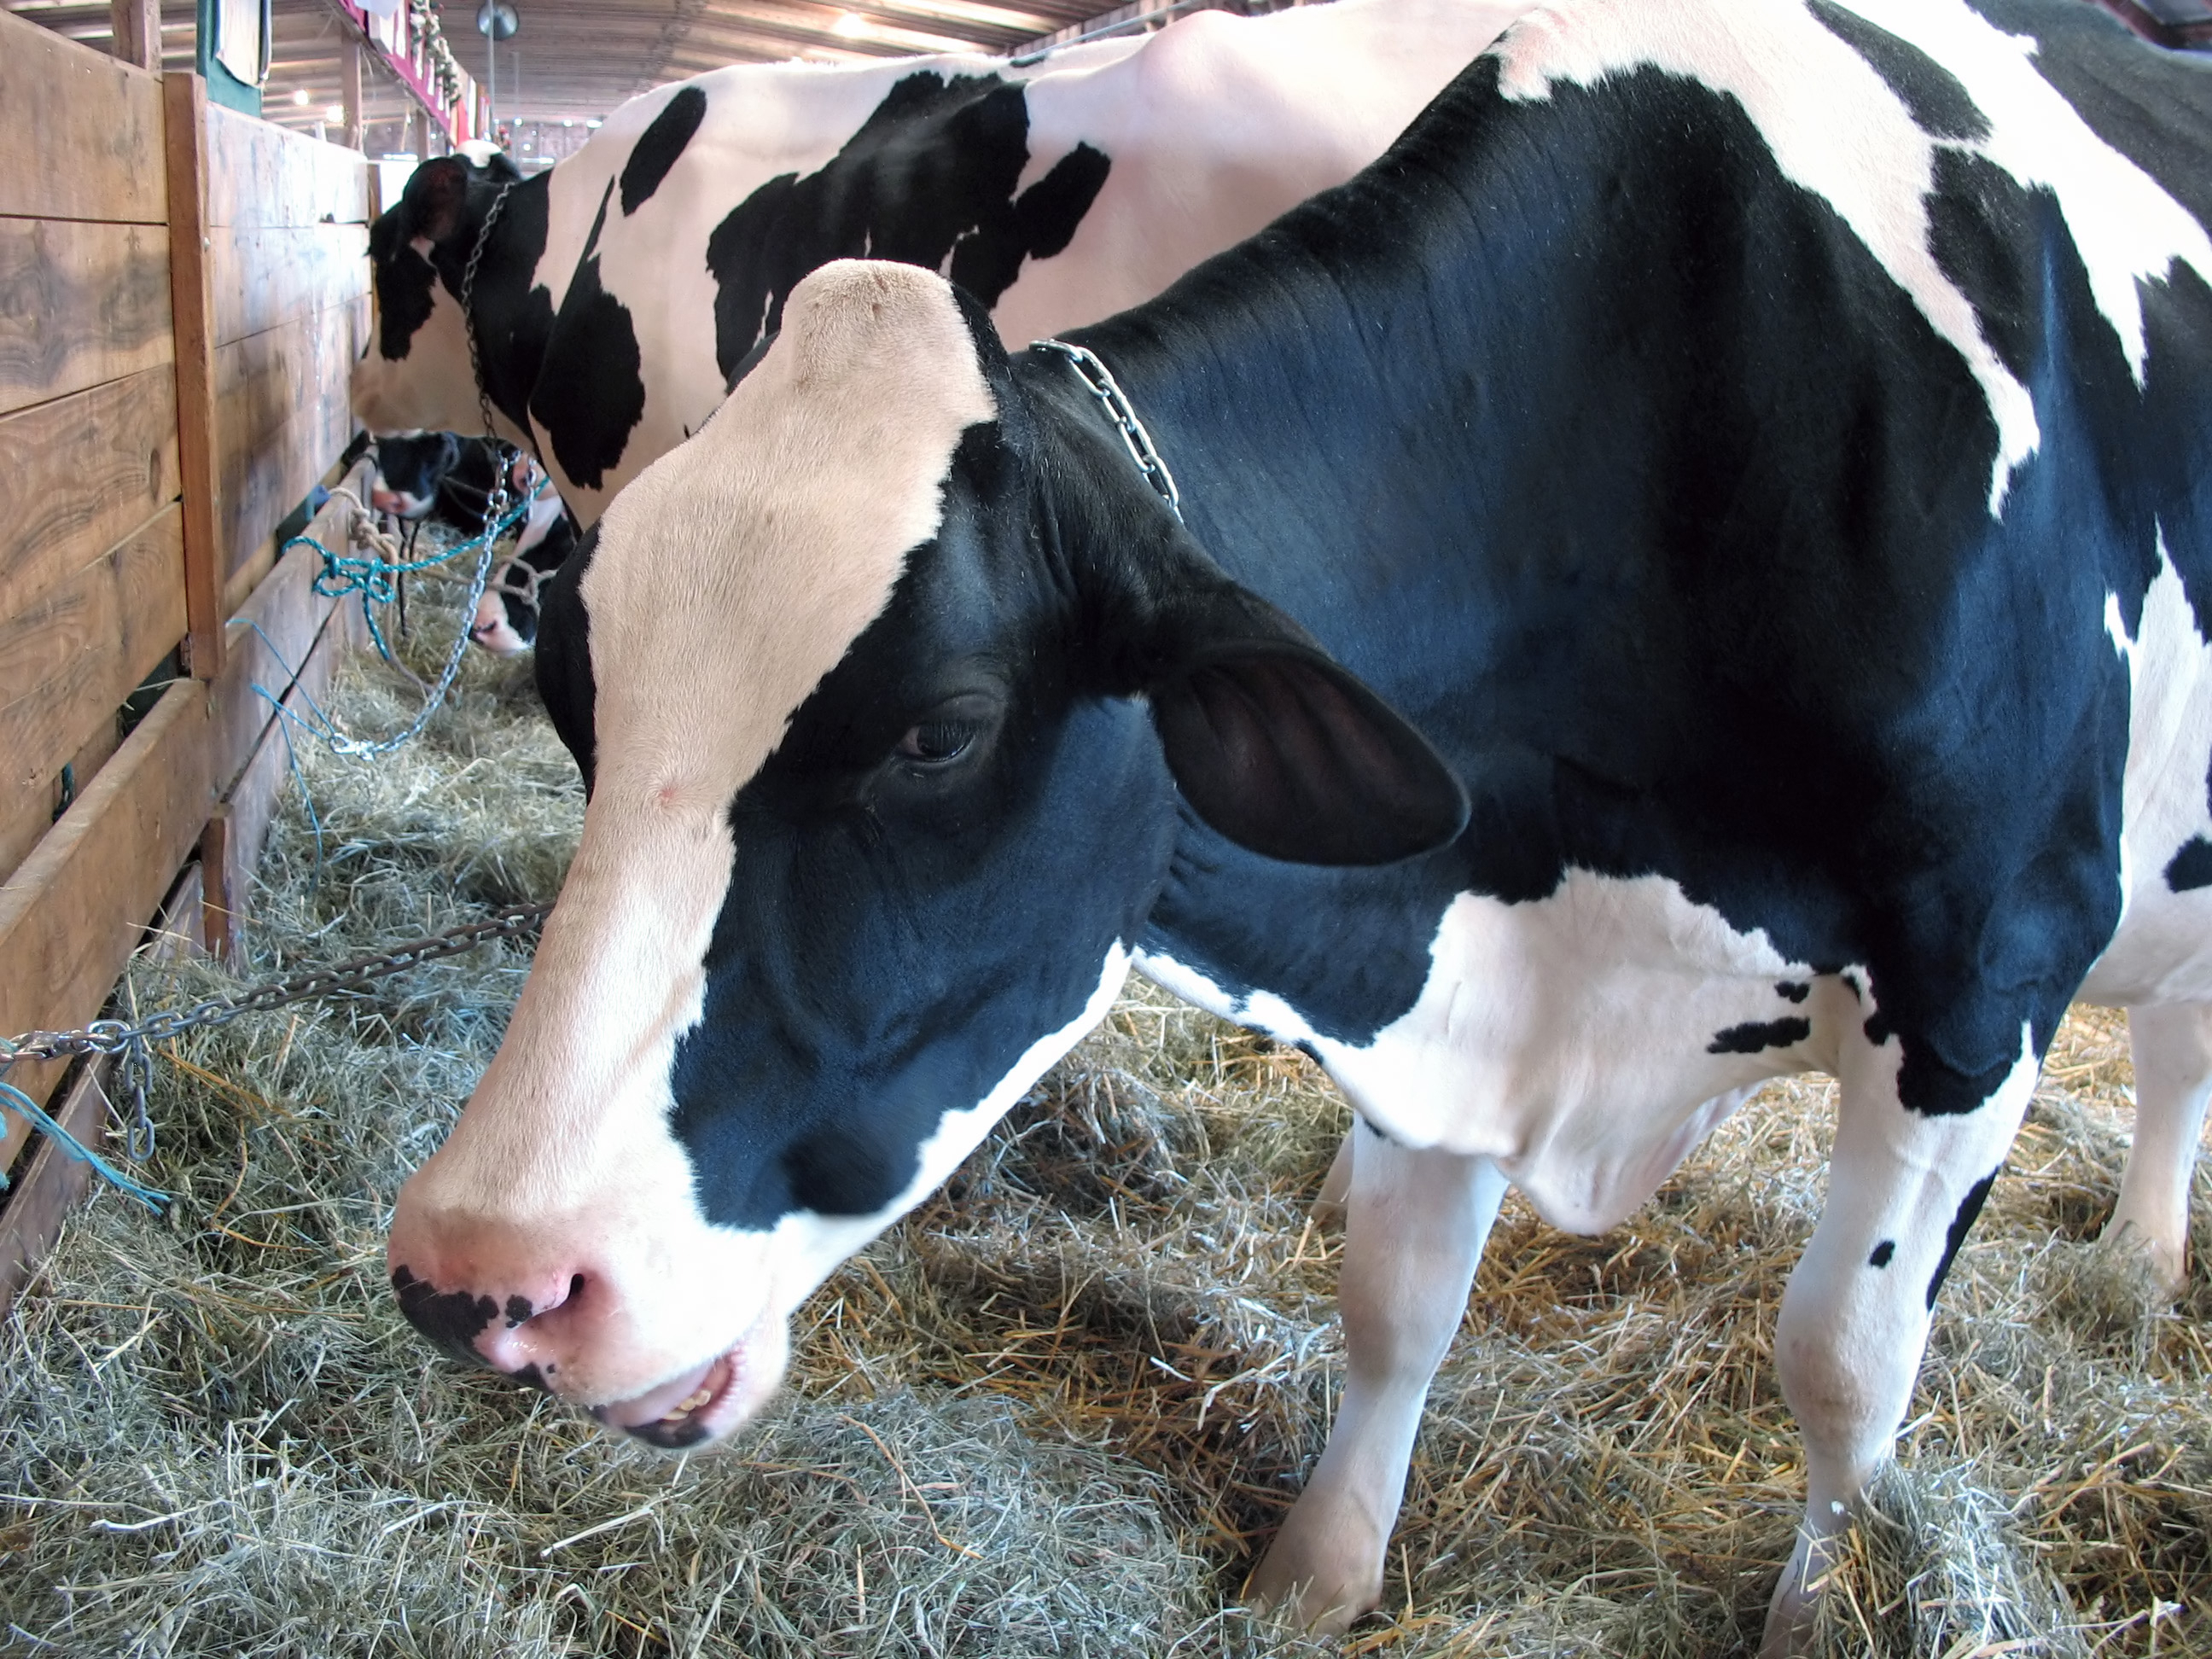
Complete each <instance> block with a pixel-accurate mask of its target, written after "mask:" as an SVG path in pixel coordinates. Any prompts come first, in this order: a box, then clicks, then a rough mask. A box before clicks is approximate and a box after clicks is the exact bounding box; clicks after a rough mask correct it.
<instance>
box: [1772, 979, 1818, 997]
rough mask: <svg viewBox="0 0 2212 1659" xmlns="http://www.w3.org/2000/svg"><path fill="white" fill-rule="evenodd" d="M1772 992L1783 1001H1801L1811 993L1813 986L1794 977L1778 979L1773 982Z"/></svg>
mask: <svg viewBox="0 0 2212 1659" xmlns="http://www.w3.org/2000/svg"><path fill="white" fill-rule="evenodd" d="M1774 994H1775V995H1777V996H1778V997H1780V998H1781V999H1782V1000H1784V1002H1802V1001H1804V1000H1805V999H1806V998H1807V997H1809V996H1811V995H1812V994H1813V987H1811V986H1809V985H1806V984H1803V983H1802V982H1800V981H1796V980H1794V979H1785V980H1780V981H1777V982H1776V984H1775V987H1774Z"/></svg>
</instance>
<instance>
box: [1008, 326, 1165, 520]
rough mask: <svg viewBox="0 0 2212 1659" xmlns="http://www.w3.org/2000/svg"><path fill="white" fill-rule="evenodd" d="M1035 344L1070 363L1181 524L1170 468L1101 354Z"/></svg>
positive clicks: (1045, 342) (1057, 343)
mask: <svg viewBox="0 0 2212 1659" xmlns="http://www.w3.org/2000/svg"><path fill="white" fill-rule="evenodd" d="M1036 344H1037V345H1038V346H1040V347H1042V349H1045V350H1047V351H1056V352H1058V353H1059V354H1060V356H1063V357H1065V358H1066V359H1067V362H1068V366H1069V367H1070V368H1073V369H1074V371H1075V374H1076V378H1077V379H1078V380H1081V381H1082V382H1083V386H1084V390H1085V391H1086V392H1090V394H1091V396H1092V397H1094V398H1097V400H1098V402H1099V405H1100V406H1101V407H1102V408H1103V409H1104V410H1105V411H1106V418H1107V419H1108V420H1109V421H1111V422H1113V423H1114V429H1115V431H1116V432H1118V433H1120V434H1121V442H1122V444H1123V446H1124V447H1127V450H1128V452H1129V459H1131V460H1133V461H1134V462H1136V464H1137V471H1139V472H1141V473H1143V474H1144V475H1145V477H1146V480H1147V481H1148V482H1149V483H1151V484H1152V488H1153V489H1155V490H1157V491H1158V493H1159V497H1160V499H1161V500H1162V501H1165V502H1166V503H1167V504H1168V511H1169V512H1170V513H1174V514H1175V516H1176V523H1177V524H1181V523H1182V491H1180V490H1178V489H1176V481H1175V475H1174V474H1173V473H1171V472H1170V471H1168V464H1167V463H1166V462H1165V461H1164V460H1162V459H1160V452H1159V451H1158V450H1157V449H1155V448H1153V447H1152V434H1151V433H1149V432H1147V431H1146V430H1145V423H1144V422H1142V421H1140V420H1139V419H1138V418H1137V411H1136V408H1135V406H1134V405H1133V404H1131V403H1130V402H1129V396H1128V394H1127V392H1123V391H1122V390H1121V382H1120V381H1118V380H1115V378H1114V372H1113V370H1111V369H1109V368H1107V367H1106V365H1105V364H1104V363H1103V362H1101V361H1100V360H1099V357H1098V354H1097V352H1095V351H1091V350H1088V349H1085V347H1082V346H1079V345H1070V344H1069V343H1067V342H1066V340H1039V341H1037V342H1036Z"/></svg>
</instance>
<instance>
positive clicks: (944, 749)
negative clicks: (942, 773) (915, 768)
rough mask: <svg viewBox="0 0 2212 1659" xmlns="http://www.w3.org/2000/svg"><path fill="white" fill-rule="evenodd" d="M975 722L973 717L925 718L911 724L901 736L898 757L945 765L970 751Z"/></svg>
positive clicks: (931, 764) (909, 761)
mask: <svg viewBox="0 0 2212 1659" xmlns="http://www.w3.org/2000/svg"><path fill="white" fill-rule="evenodd" d="M975 730H976V728H975V724H974V723H973V722H972V721H969V720H924V721H923V722H922V723H921V725H919V726H908V727H907V732H906V735H905V736H904V737H902V738H900V739H899V740H898V757H899V758H900V759H901V760H902V761H906V762H908V763H914V764H920V765H922V766H945V765H949V764H951V763H952V762H954V761H957V760H958V759H959V758H960V757H961V756H963V755H964V754H966V753H967V752H968V749H969V744H973V743H974V742H975Z"/></svg>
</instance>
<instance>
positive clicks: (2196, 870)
mask: <svg viewBox="0 0 2212 1659" xmlns="http://www.w3.org/2000/svg"><path fill="white" fill-rule="evenodd" d="M2199 887H2212V841H2207V840H2205V839H2204V837H2203V836H2191V837H2190V838H2189V840H2188V841H2187V842H2185V844H2184V845H2183V847H2182V848H2181V850H2180V851H2179V852H2178V853H2176V854H2174V855H2173V856H2172V858H2171V859H2169V860H2166V889H2167V890H2168V891H2170V892H2175V893H2187V892H2191V891H2194V890H2196V889H2197V888H2199Z"/></svg>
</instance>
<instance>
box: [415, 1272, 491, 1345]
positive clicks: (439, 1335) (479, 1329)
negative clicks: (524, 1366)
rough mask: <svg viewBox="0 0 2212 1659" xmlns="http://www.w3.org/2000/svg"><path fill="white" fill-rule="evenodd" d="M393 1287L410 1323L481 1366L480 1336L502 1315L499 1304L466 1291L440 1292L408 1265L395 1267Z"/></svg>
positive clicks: (431, 1338) (430, 1337)
mask: <svg viewBox="0 0 2212 1659" xmlns="http://www.w3.org/2000/svg"><path fill="white" fill-rule="evenodd" d="M392 1291H393V1293H394V1294H396V1295H397V1296H398V1298H399V1311H400V1312H401V1313H403V1314H404V1315H405V1316H407V1322H408V1323H409V1324H410V1325H412V1326H413V1327H414V1328H416V1330H418V1331H420V1332H422V1334H423V1335H425V1336H427V1337H428V1338H429V1339H430V1340H431V1341H432V1342H434V1343H435V1344H436V1345H437V1346H438V1347H440V1348H441V1349H442V1350H443V1351H444V1352H447V1353H449V1354H451V1355H452V1356H453V1358H456V1359H458V1360H460V1361H461V1362H462V1363H463V1364H469V1365H481V1364H483V1355H482V1354H480V1353H478V1352H477V1351H476V1346H475V1343H476V1339H477V1337H478V1336H480V1335H482V1334H483V1331H484V1328H485V1327H486V1326H488V1325H489V1324H490V1323H491V1322H492V1321H493V1320H494V1319H495V1318H496V1317H498V1316H499V1304H498V1303H496V1302H495V1301H493V1300H492V1299H491V1297H488V1296H471V1295H470V1294H469V1293H468V1292H467V1291H442V1292H441V1291H438V1290H437V1289H435V1287H434V1286H432V1285H430V1284H429V1283H428V1281H427V1280H425V1279H417V1278H416V1277H415V1275H414V1274H413V1273H410V1272H408V1270H407V1269H406V1268H405V1267H394V1268H393V1269H392Z"/></svg>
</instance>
